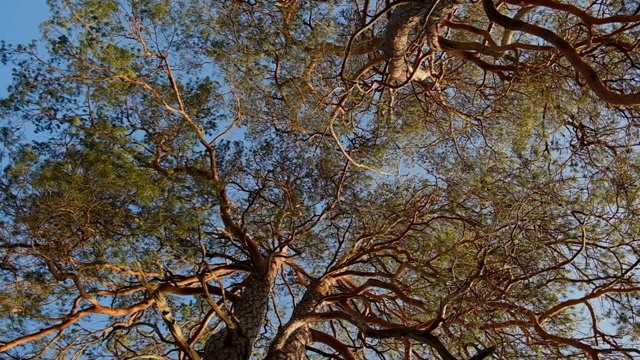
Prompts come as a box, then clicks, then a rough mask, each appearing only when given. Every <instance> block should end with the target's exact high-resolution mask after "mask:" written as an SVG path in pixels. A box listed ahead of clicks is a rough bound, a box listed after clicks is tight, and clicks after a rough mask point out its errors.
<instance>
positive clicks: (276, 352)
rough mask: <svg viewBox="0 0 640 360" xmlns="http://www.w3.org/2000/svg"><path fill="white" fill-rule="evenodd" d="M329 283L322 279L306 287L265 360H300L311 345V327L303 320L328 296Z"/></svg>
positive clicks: (327, 279)
mask: <svg viewBox="0 0 640 360" xmlns="http://www.w3.org/2000/svg"><path fill="white" fill-rule="evenodd" d="M330 290H331V281H330V279H329V278H323V279H318V280H315V281H313V282H312V283H311V284H309V287H307V291H306V292H305V294H304V296H303V297H302V300H300V303H298V305H297V306H296V307H295V309H294V310H293V314H291V319H289V321H288V322H287V324H286V325H284V326H282V327H280V329H279V330H278V334H276V337H275V338H274V339H273V341H272V342H271V347H270V348H269V353H268V354H267V356H266V357H265V360H302V359H303V358H304V354H305V352H306V347H307V345H309V344H311V342H312V340H311V339H312V336H311V326H310V325H308V324H307V323H306V322H305V321H304V318H305V317H306V316H307V315H309V314H310V313H312V312H314V311H315V310H316V308H317V307H318V306H319V305H320V304H322V300H323V299H324V297H325V296H327V295H329V293H330Z"/></svg>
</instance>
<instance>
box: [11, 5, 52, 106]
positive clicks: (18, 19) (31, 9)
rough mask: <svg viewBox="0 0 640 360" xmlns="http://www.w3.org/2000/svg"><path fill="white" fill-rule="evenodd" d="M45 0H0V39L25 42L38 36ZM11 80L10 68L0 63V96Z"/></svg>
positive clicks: (45, 6)
mask: <svg viewBox="0 0 640 360" xmlns="http://www.w3.org/2000/svg"><path fill="white" fill-rule="evenodd" d="M48 13H49V7H48V6H47V4H46V1H45V0H0V40H4V41H5V42H6V43H8V44H21V43H27V42H29V41H31V40H33V39H37V38H38V37H39V29H38V26H39V25H40V23H41V22H42V21H44V20H45V19H46V18H47V15H48ZM10 81H11V68H10V67H8V66H2V65H0V96H2V95H4V94H5V91H6V89H7V86H8V85H9V83H10Z"/></svg>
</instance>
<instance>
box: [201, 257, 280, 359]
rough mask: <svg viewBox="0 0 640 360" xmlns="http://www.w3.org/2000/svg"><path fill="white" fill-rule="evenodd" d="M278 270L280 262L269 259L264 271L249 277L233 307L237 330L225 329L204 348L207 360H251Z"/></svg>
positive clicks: (259, 270)
mask: <svg viewBox="0 0 640 360" xmlns="http://www.w3.org/2000/svg"><path fill="white" fill-rule="evenodd" d="M277 270H278V267H277V262H276V261H274V260H271V259H269V263H267V264H266V265H265V266H264V268H263V269H256V270H255V271H254V272H253V273H252V274H251V275H249V277H248V278H247V279H246V280H245V283H246V286H245V288H244V291H243V292H242V297H241V298H240V300H238V302H237V303H236V304H235V305H234V307H233V316H234V318H235V321H234V322H235V323H236V328H235V329H229V328H224V329H222V330H220V331H219V332H217V333H216V334H214V335H213V336H211V337H210V338H209V340H207V344H206V345H205V354H204V357H203V358H204V360H246V359H249V357H250V356H251V351H252V349H253V344H254V343H255V341H256V339H257V338H258V334H259V333H260V329H261V328H262V325H263V321H264V318H265V314H266V313H267V308H268V303H269V293H270V291H271V285H272V284H273V282H274V280H275V277H276V274H277Z"/></svg>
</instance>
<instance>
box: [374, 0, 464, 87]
mask: <svg viewBox="0 0 640 360" xmlns="http://www.w3.org/2000/svg"><path fill="white" fill-rule="evenodd" d="M460 2H461V1H460V0H425V1H419V2H418V1H416V2H411V3H406V4H403V5H399V6H398V7H397V8H395V9H394V10H393V12H392V13H391V17H390V18H389V23H388V24H387V28H386V33H385V37H384V42H383V44H382V51H383V52H384V54H385V55H386V56H387V57H388V58H389V81H390V82H392V81H394V80H400V81H404V80H405V79H406V78H407V72H408V67H407V63H406V60H405V55H406V52H407V49H408V47H409V40H410V36H411V35H412V33H413V35H414V38H413V39H411V40H416V39H417V36H419V35H422V36H430V35H434V34H429V32H435V31H436V30H435V25H436V24H437V23H439V22H440V21H441V20H442V19H443V18H445V17H446V16H447V15H449V14H451V13H452V12H453V11H454V10H455V8H456V5H458V4H459V3H460ZM430 27H433V30H431V31H428V30H427V29H428V28H430ZM417 40H421V39H417Z"/></svg>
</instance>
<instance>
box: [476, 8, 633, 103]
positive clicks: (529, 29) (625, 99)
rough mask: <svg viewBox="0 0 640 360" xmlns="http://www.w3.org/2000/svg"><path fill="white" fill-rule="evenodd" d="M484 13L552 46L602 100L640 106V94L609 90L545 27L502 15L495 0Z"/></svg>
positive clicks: (504, 24)
mask: <svg viewBox="0 0 640 360" xmlns="http://www.w3.org/2000/svg"><path fill="white" fill-rule="evenodd" d="M482 5H483V7H484V11H485V13H486V14H487V17H488V18H489V20H491V21H493V22H495V23H496V24H498V25H500V26H502V27H504V28H505V29H508V30H515V31H523V32H526V33H528V34H531V35H534V36H537V37H539V38H541V39H543V40H545V41H547V42H548V43H550V44H552V45H553V46H554V47H555V48H556V49H557V50H558V51H559V52H560V53H561V54H562V55H563V56H564V57H565V58H566V59H567V61H569V63H570V64H571V65H572V66H573V68H574V69H575V70H576V71H577V72H578V73H579V74H580V75H581V76H582V77H583V78H584V80H585V82H586V84H587V86H589V88H590V89H591V90H592V91H593V92H594V93H595V94H596V95H597V96H598V97H599V98H600V99H602V100H604V101H606V102H608V103H610V104H613V105H640V93H632V94H620V93H616V92H614V91H612V90H611V89H609V88H608V87H607V86H606V85H605V84H604V83H603V82H602V80H601V79H600V77H599V76H598V73H597V72H596V71H595V70H594V69H593V68H592V67H591V66H590V65H589V64H587V63H586V62H585V61H584V60H583V59H582V57H580V55H579V54H578V52H577V51H576V50H575V49H574V48H573V46H572V45H571V44H569V42H567V41H566V40H564V39H563V38H561V37H560V36H558V35H557V34H555V33H554V32H552V31H551V30H548V29H545V28H543V27H540V26H537V25H532V24H529V23H526V22H524V21H521V20H517V19H512V18H510V17H508V16H506V15H502V14H501V13H500V12H498V10H497V9H496V6H495V4H494V3H493V0H482Z"/></svg>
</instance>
